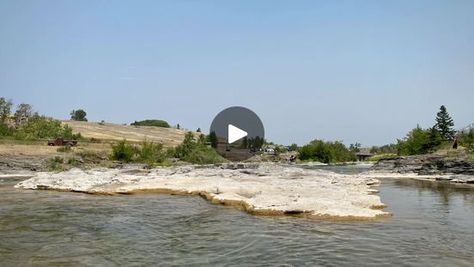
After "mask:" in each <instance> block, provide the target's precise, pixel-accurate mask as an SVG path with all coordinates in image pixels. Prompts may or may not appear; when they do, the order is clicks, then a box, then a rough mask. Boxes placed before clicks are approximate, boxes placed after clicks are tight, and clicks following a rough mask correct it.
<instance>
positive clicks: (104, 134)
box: [63, 121, 185, 146]
mask: <svg viewBox="0 0 474 267" xmlns="http://www.w3.org/2000/svg"><path fill="white" fill-rule="evenodd" d="M63 123H65V124H68V125H69V126H70V127H71V128H72V129H73V132H74V133H81V135H82V136H83V137H85V138H95V139H101V140H111V141H118V140H123V139H127V141H130V142H142V141H144V140H148V141H152V142H159V143H162V144H163V145H165V146H176V145H179V144H180V143H181V142H182V141H183V139H184V134H185V131H184V130H178V129H174V128H162V127H153V126H130V125H120V124H113V123H105V124H104V125H101V124H99V123H97V122H82V121H63Z"/></svg>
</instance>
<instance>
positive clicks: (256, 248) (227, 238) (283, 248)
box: [0, 168, 474, 266]
mask: <svg viewBox="0 0 474 267" xmlns="http://www.w3.org/2000/svg"><path fill="white" fill-rule="evenodd" d="M342 169H343V168H341V170H342ZM342 171H343V172H346V173H347V172H348V171H347V168H345V169H344V170H342ZM16 182H18V181H15V179H0V266H21V265H34V266H42V265H48V266H64V265H67V266H77V265H102V266H115V265H140V266H143V265H191V266H192V265H194V266H202V265H221V266H222V265H225V266H261V265H279V266H302V265H303V266H304V265H307V266H315V265H323V266H361V265H363V266H380V265H384V264H391V265H398V266H448V265H449V266H472V264H473V262H474V190H472V189H462V188H455V187H453V186H450V185H447V184H440V183H433V182H422V181H414V180H396V179H385V180H382V184H381V186H380V187H379V190H380V196H381V198H382V201H383V202H384V203H385V204H387V205H388V208H387V209H386V210H387V211H390V212H392V213H393V214H394V215H393V217H391V218H389V219H383V220H380V221H374V222H328V221H319V220H316V221H315V220H311V219H306V218H298V217H264V216H253V215H249V214H247V213H244V212H242V211H239V210H237V209H235V208H233V207H226V206H220V205H214V204H210V203H208V202H207V201H206V200H204V199H202V198H200V197H196V196H171V195H157V194H140V195H122V196H99V195H89V194H82V193H67V192H53V191H30V190H19V189H14V188H12V186H13V185H14V184H15V183H16Z"/></svg>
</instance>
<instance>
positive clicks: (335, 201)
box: [15, 164, 390, 220]
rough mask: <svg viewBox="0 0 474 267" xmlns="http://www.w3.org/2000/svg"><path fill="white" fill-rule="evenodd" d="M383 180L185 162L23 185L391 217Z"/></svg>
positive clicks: (265, 211) (41, 176) (255, 210)
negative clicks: (382, 193) (381, 186)
mask: <svg viewBox="0 0 474 267" xmlns="http://www.w3.org/2000/svg"><path fill="white" fill-rule="evenodd" d="M377 184H378V181H377V180H375V179H369V178H365V177H363V176H361V175H343V174H336V173H334V172H329V171H324V170H309V169H303V168H299V167H294V166H283V165H277V164H262V165H259V166H255V167H254V168H242V169H228V168H225V167H214V166H211V167H196V166H183V167H171V168H159V169H152V170H140V169H136V168H135V169H134V168H126V169H93V170H88V171H83V170H79V169H72V170H69V171H66V172H61V173H50V172H41V173H37V174H36V175H35V176H34V177H32V178H30V179H28V180H25V181H22V182H20V183H18V184H17V185H16V186H15V187H17V188H25V189H51V190H63V191H74V192H86V193H95V194H117V193H119V194H120V193H122V194H131V193H137V192H144V191H149V192H159V193H173V194H194V195H200V196H203V197H205V198H206V199H208V200H210V201H211V202H213V203H219V204H225V205H233V206H237V207H239V208H242V209H243V210H245V211H247V212H249V213H252V214H260V215H286V214H303V215H305V216H311V217H313V216H314V217H317V218H326V219H343V220H344V219H349V220H350V219H374V218H378V217H384V216H389V215H390V213H388V212H385V211H383V210H382V208H383V207H384V204H383V203H382V202H381V200H380V197H379V196H378V195H376V194H375V193H376V192H377V191H376V190H374V189H373V188H372V187H373V186H376V185H377Z"/></svg>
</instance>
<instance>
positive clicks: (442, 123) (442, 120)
mask: <svg viewBox="0 0 474 267" xmlns="http://www.w3.org/2000/svg"><path fill="white" fill-rule="evenodd" d="M453 126H454V122H453V119H452V118H451V116H449V113H448V111H447V110H446V107H445V106H444V105H443V106H441V107H440V108H439V112H438V114H437V115H436V124H435V126H434V127H435V128H436V130H438V132H439V134H440V135H441V137H442V138H443V139H444V140H453V139H454V135H455V134H456V131H454V128H453Z"/></svg>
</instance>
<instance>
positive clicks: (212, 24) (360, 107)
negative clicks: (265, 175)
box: [0, 0, 474, 145]
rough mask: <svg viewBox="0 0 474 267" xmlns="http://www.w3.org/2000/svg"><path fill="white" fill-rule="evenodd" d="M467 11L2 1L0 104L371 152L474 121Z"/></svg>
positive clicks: (387, 4)
mask: <svg viewBox="0 0 474 267" xmlns="http://www.w3.org/2000/svg"><path fill="white" fill-rule="evenodd" d="M472 14H474V1H470V0H466V1H453V0H450V1H299V0H297V1H262V0H260V1H59V0H58V1H22V0H14V1H8V0H1V1H0V96H5V97H7V98H10V99H13V100H14V102H15V103H19V102H26V103H31V104H32V105H33V106H34V108H35V110H38V111H39V112H40V113H43V114H46V115H48V116H53V117H56V118H64V119H65V118H68V114H69V112H70V111H71V110H72V109H78V108H83V109H85V110H86V111H87V113H88V118H89V120H94V121H100V120H105V121H109V122H117V123H129V122H132V121H134V120H139V119H146V118H161V119H165V120H167V121H169V122H170V123H172V124H176V123H179V124H181V125H183V126H184V127H186V128H190V129H196V128H198V127H201V128H203V129H208V127H209V125H210V123H211V121H212V118H213V117H214V116H215V115H216V114H217V113H218V112H219V111H220V110H222V109H224V108H226V107H228V106H234V105H239V106H245V107H248V108H250V109H252V110H254V111H255V112H256V113H257V114H259V116H260V117H261V119H262V121H263V123H264V125H265V128H266V134H267V138H268V139H270V140H272V141H276V142H278V143H284V144H287V143H292V142H296V143H299V144H303V143H306V142H308V141H310V140H312V139H314V138H321V139H325V140H342V141H344V142H345V143H347V144H349V143H353V142H356V141H358V142H361V143H362V144H363V145H376V144H385V143H389V142H393V141H395V140H396V138H401V137H403V136H404V134H405V133H406V132H407V131H408V130H409V129H411V128H413V127H415V126H416V125H417V124H420V125H421V126H423V127H428V126H431V125H432V124H433V123H434V117H435V114H436V112H437V110H438V109H439V106H440V105H442V104H444V105H446V106H447V108H448V111H449V112H450V113H451V115H452V117H453V118H454V120H455V123H456V126H457V127H459V128H460V127H463V126H465V125H467V124H470V123H472V122H474V107H473V106H474V105H473V102H474V16H473V15H472Z"/></svg>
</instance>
